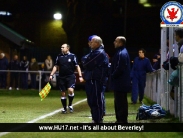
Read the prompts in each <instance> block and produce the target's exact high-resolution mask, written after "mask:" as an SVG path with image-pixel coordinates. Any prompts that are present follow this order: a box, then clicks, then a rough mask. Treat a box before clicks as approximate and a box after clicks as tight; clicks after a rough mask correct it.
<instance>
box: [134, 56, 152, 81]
mask: <svg viewBox="0 0 183 138" xmlns="http://www.w3.org/2000/svg"><path fill="white" fill-rule="evenodd" d="M153 71H154V69H153V68H152V66H151V63H150V61H149V59H148V58H146V57H145V58H143V59H142V58H139V57H136V58H135V60H134V62H133V68H132V71H131V78H133V77H136V78H137V79H140V80H141V81H146V73H148V72H153Z"/></svg>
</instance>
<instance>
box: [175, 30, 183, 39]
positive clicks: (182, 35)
mask: <svg viewBox="0 0 183 138" xmlns="http://www.w3.org/2000/svg"><path fill="white" fill-rule="evenodd" d="M175 34H176V35H178V36H179V37H180V38H183V28H177V29H175Z"/></svg>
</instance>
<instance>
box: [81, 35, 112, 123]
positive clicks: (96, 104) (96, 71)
mask: <svg viewBox="0 0 183 138" xmlns="http://www.w3.org/2000/svg"><path fill="white" fill-rule="evenodd" d="M90 43H91V44H90V48H91V52H90V53H89V54H88V55H86V56H84V57H83V58H82V63H83V67H84V68H85V71H84V79H85V81H86V82H85V87H86V95H87V101H88V105H89V107H90V109H91V114H92V119H93V121H94V123H102V122H103V100H102V91H103V85H104V83H105V82H106V75H107V71H108V64H109V61H108V57H107V55H106V53H105V50H104V46H103V45H102V39H101V38H100V37H98V36H94V37H93V38H92V40H91V42H90Z"/></svg>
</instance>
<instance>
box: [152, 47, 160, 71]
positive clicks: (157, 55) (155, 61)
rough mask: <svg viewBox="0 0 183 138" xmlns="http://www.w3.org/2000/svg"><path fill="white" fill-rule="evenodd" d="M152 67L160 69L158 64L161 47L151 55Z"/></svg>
mask: <svg viewBox="0 0 183 138" xmlns="http://www.w3.org/2000/svg"><path fill="white" fill-rule="evenodd" d="M153 63H154V64H153V68H154V69H155V70H158V69H160V64H161V49H159V52H158V53H157V54H155V55H154V57H153Z"/></svg>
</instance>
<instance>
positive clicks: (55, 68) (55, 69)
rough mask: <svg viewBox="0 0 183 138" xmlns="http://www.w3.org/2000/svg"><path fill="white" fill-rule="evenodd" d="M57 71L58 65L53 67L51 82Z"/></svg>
mask: <svg viewBox="0 0 183 138" xmlns="http://www.w3.org/2000/svg"><path fill="white" fill-rule="evenodd" d="M56 71H57V65H55V66H54V67H53V69H52V71H51V74H50V78H49V79H50V80H52V79H53V75H54V74H55V72H56Z"/></svg>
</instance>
